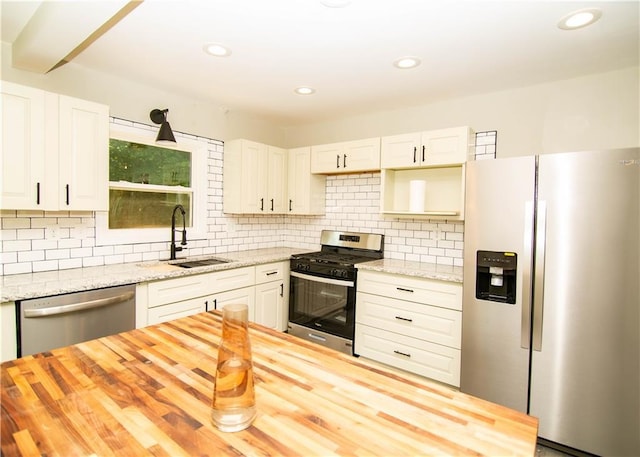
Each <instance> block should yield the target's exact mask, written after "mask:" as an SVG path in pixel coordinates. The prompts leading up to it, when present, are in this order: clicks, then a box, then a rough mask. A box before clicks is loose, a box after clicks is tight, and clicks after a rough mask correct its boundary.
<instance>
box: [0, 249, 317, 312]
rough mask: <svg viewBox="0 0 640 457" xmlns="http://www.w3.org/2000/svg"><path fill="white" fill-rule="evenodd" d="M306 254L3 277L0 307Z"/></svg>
mask: <svg viewBox="0 0 640 457" xmlns="http://www.w3.org/2000/svg"><path fill="white" fill-rule="evenodd" d="M306 251H308V250H306V249H299V248H297V249H296V248H266V249H254V250H249V251H238V252H228V253H224V254H220V255H217V254H215V255H210V256H197V257H190V258H189V260H197V259H198V258H203V257H215V258H218V259H223V260H228V261H229V262H228V263H223V264H217V265H208V266H202V267H198V268H196V269H194V268H180V267H176V266H173V265H170V264H169V263H168V262H166V261H164V262H163V261H151V262H140V263H124V264H116V265H103V266H97V267H86V268H74V269H70V270H56V271H44V272H40V273H25V274H19V275H10V276H3V277H0V303H4V302H11V301H16V300H24V299H28V298H36V297H46V296H49V295H60V294H66V293H73V292H80V291H83V290H91V289H100V288H103V287H112V286H120V285H123V284H136V283H143V282H148V281H155V280H160V279H168V278H178V277H181V276H189V275H193V274H201V273H209V272H213V271H222V270H229V269H231V268H241V267H246V266H253V265H260V264H264V263H271V262H280V261H284V260H288V259H289V258H290V257H291V256H292V255H293V254H296V253H300V252H306ZM179 260H184V259H179Z"/></svg>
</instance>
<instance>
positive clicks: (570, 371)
mask: <svg viewBox="0 0 640 457" xmlns="http://www.w3.org/2000/svg"><path fill="white" fill-rule="evenodd" d="M538 196H539V201H540V202H541V203H546V233H545V236H546V243H545V246H538V249H544V251H545V252H544V254H545V261H544V283H543V286H544V288H543V295H542V296H540V295H539V294H538V296H536V297H535V302H536V306H538V305H539V304H541V305H542V307H539V306H538V308H537V309H536V311H537V312H538V314H540V315H541V317H542V327H541V329H540V330H541V332H538V331H534V335H535V336H536V341H533V343H534V347H536V346H540V349H541V350H540V351H537V350H534V351H533V352H532V376H531V405H530V414H531V415H533V416H536V417H538V418H539V419H540V429H539V430H540V431H539V434H540V436H541V437H543V438H545V439H548V440H552V441H555V442H559V443H562V444H566V445H569V446H572V447H575V448H577V449H581V450H584V451H588V452H591V453H594V454H598V455H616V456H622V455H629V456H630V455H633V456H638V455H640V419H639V417H640V394H639V390H640V367H639V363H640V350H639V346H640V341H639V337H638V335H639V333H640V316H639V311H638V308H639V306H640V295H639V292H638V289H639V286H638V283H639V282H640V281H639V278H640V272H639V268H638V258H639V257H640V245H639V237H640V225H639V222H638V209H639V206H640V203H639V202H640V155H639V150H638V149H633V150H626V151H605V152H580V153H567V154H553V155H542V156H540V159H539V189H538ZM541 230H542V229H541ZM465 262H466V259H465ZM466 279H467V278H466V277H465V281H466ZM535 280H536V281H537V282H538V283H539V281H540V280H541V278H538V277H536V278H535ZM465 312H466V310H465ZM465 317H466V316H465ZM538 337H541V339H539V338H538ZM463 351H464V348H463ZM463 373H464V372H463Z"/></svg>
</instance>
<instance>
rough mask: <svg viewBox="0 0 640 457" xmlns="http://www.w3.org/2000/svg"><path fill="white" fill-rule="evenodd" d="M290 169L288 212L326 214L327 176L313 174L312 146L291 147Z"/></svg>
mask: <svg viewBox="0 0 640 457" xmlns="http://www.w3.org/2000/svg"><path fill="white" fill-rule="evenodd" d="M288 169H289V177H288V178H289V179H288V181H289V186H288V188H287V192H288V194H289V200H288V203H287V204H288V207H287V210H288V214H324V213H325V206H326V197H325V195H326V182H327V178H326V176H323V175H314V174H311V148H310V147H304V148H295V149H290V150H289V160H288Z"/></svg>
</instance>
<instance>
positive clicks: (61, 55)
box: [12, 0, 143, 74]
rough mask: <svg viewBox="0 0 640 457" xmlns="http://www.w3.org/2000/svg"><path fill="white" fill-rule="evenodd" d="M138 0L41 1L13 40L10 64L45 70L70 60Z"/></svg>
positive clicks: (21, 67)
mask: <svg viewBox="0 0 640 457" xmlns="http://www.w3.org/2000/svg"><path fill="white" fill-rule="evenodd" d="M142 1H143V0H117V1H115V0H113V1H97V2H95V1H94V2H67V1H65V2H51V1H45V2H42V4H41V5H40V7H39V8H38V9H37V10H36V12H35V13H34V15H33V16H32V17H31V19H30V20H29V22H28V23H27V25H26V26H25V27H24V29H23V30H22V31H21V32H20V35H19V36H18V38H17V39H16V40H15V41H14V43H13V47H12V64H13V66H14V67H15V68H19V69H21V70H27V71H32V72H36V73H40V74H45V73H48V72H49V71H51V70H53V69H55V68H58V67H60V66H61V65H64V64H65V63H67V62H70V61H71V60H72V59H73V58H74V57H75V56H77V55H78V54H80V53H81V52H82V51H83V50H84V49H86V48H87V47H88V46H90V45H91V43H93V42H94V41H95V40H97V39H98V38H99V37H100V36H102V35H103V34H104V33H105V32H107V31H108V30H109V29H110V28H111V27H113V26H114V25H115V24H116V23H118V21H120V20H121V19H122V18H124V17H125V16H126V15H127V14H129V13H130V12H131V11H133V9H134V8H136V7H137V6H138V5H140V4H141V3H142Z"/></svg>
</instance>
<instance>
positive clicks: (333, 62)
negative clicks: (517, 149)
mask: <svg viewBox="0 0 640 457" xmlns="http://www.w3.org/2000/svg"><path fill="white" fill-rule="evenodd" d="M40 3H41V2H34V1H20V2H13V1H4V0H2V5H1V6H2V11H1V13H2V41H6V42H9V43H13V42H14V41H15V40H16V38H17V37H18V36H19V34H20V31H21V30H22V29H23V27H24V26H25V24H27V22H28V21H29V18H30V17H31V15H32V14H33V13H34V12H35V11H36V9H37V8H38V6H39V4H40ZM90 3H91V2H89V4H90ZM586 7H598V8H600V9H601V10H602V17H601V19H600V21H598V22H597V23H595V24H594V25H592V26H590V27H586V28H582V29H578V30H573V31H563V30H560V29H559V28H558V27H557V23H558V21H559V20H560V19H561V18H562V17H563V16H564V15H566V14H567V13H569V12H571V11H574V10H578V9H581V8H586ZM639 7H640V2H639V1H637V0H636V1H517V0H511V1H505V0H503V1H486V0H468V1H458V0H352V2H351V4H350V5H348V6H346V7H344V8H328V7H326V6H323V5H322V4H321V3H320V0H173V1H167V0H145V1H144V2H142V4H140V5H139V6H138V7H137V8H135V9H133V11H131V12H130V13H129V14H128V15H127V16H126V17H124V18H123V19H122V20H121V21H120V22H118V23H117V24H116V25H115V26H113V27H112V28H111V29H110V30H109V31H107V32H106V33H105V34H104V35H102V36H101V37H99V38H98V39H97V40H96V41H95V42H93V43H92V44H91V45H90V46H89V47H88V48H87V49H85V50H84V51H82V52H81V53H80V54H79V55H78V56H76V57H75V58H74V59H73V62H74V64H78V65H82V66H85V67H90V68H93V69H96V70H99V71H101V72H106V73H111V74H114V75H117V76H120V77H123V78H126V79H129V80H133V81H137V82H142V83H144V84H148V85H149V86H154V87H156V88H160V89H163V90H166V91H170V92H174V93H177V94H184V95H185V96H190V97H196V98H200V99H207V100H210V101H211V102H212V103H215V104H217V105H221V106H223V107H225V108H226V109H229V110H232V111H234V110H235V111H242V112H248V113H254V114H255V115H258V116H260V117H264V118H267V119H270V120H273V121H274V122H277V123H278V124H280V125H283V126H287V125H295V124H300V123H308V122H316V121H320V120H323V119H330V118H336V117H341V116H347V115H354V114H360V113H365V112H371V111H378V110H391V109H397V108H402V107H407V106H412V105H423V104H427V103H430V102H433V101H436V100H442V99H447V98H453V97H460V96H466V95H471V94H477V93H483V92H491V91H495V90H501V89H506V88H514V87H521V86H527V85H531V84H536V83H542V82H546V81H553V80H559V79H567V78H572V77H576V76H580V75H584V74H589V73H599V72H604V71H609V70H614V69H618V68H624V67H629V66H632V65H638V63H639V60H640V50H639V33H640V32H639V24H640V8H639ZM65 26H66V27H68V28H69V29H72V28H73V24H65ZM208 42H219V43H222V44H224V45H226V46H228V47H229V48H230V49H231V50H232V54H231V56H230V57H226V58H219V57H218V58H216V57H212V56H209V55H206V54H205V53H204V52H203V50H202V48H203V45H204V44H205V43H208ZM405 55H413V56H418V57H419V58H420V59H421V60H422V65H420V66H419V67H417V68H415V69H411V70H398V69H396V68H394V67H393V65H392V63H393V61H394V60H396V59H397V58H399V57H401V56H405ZM52 71H57V70H52ZM300 85H310V86H312V87H314V88H315V89H316V91H317V92H316V93H315V94H314V95H311V96H299V95H296V94H294V92H293V90H294V88H295V87H297V86H300Z"/></svg>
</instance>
